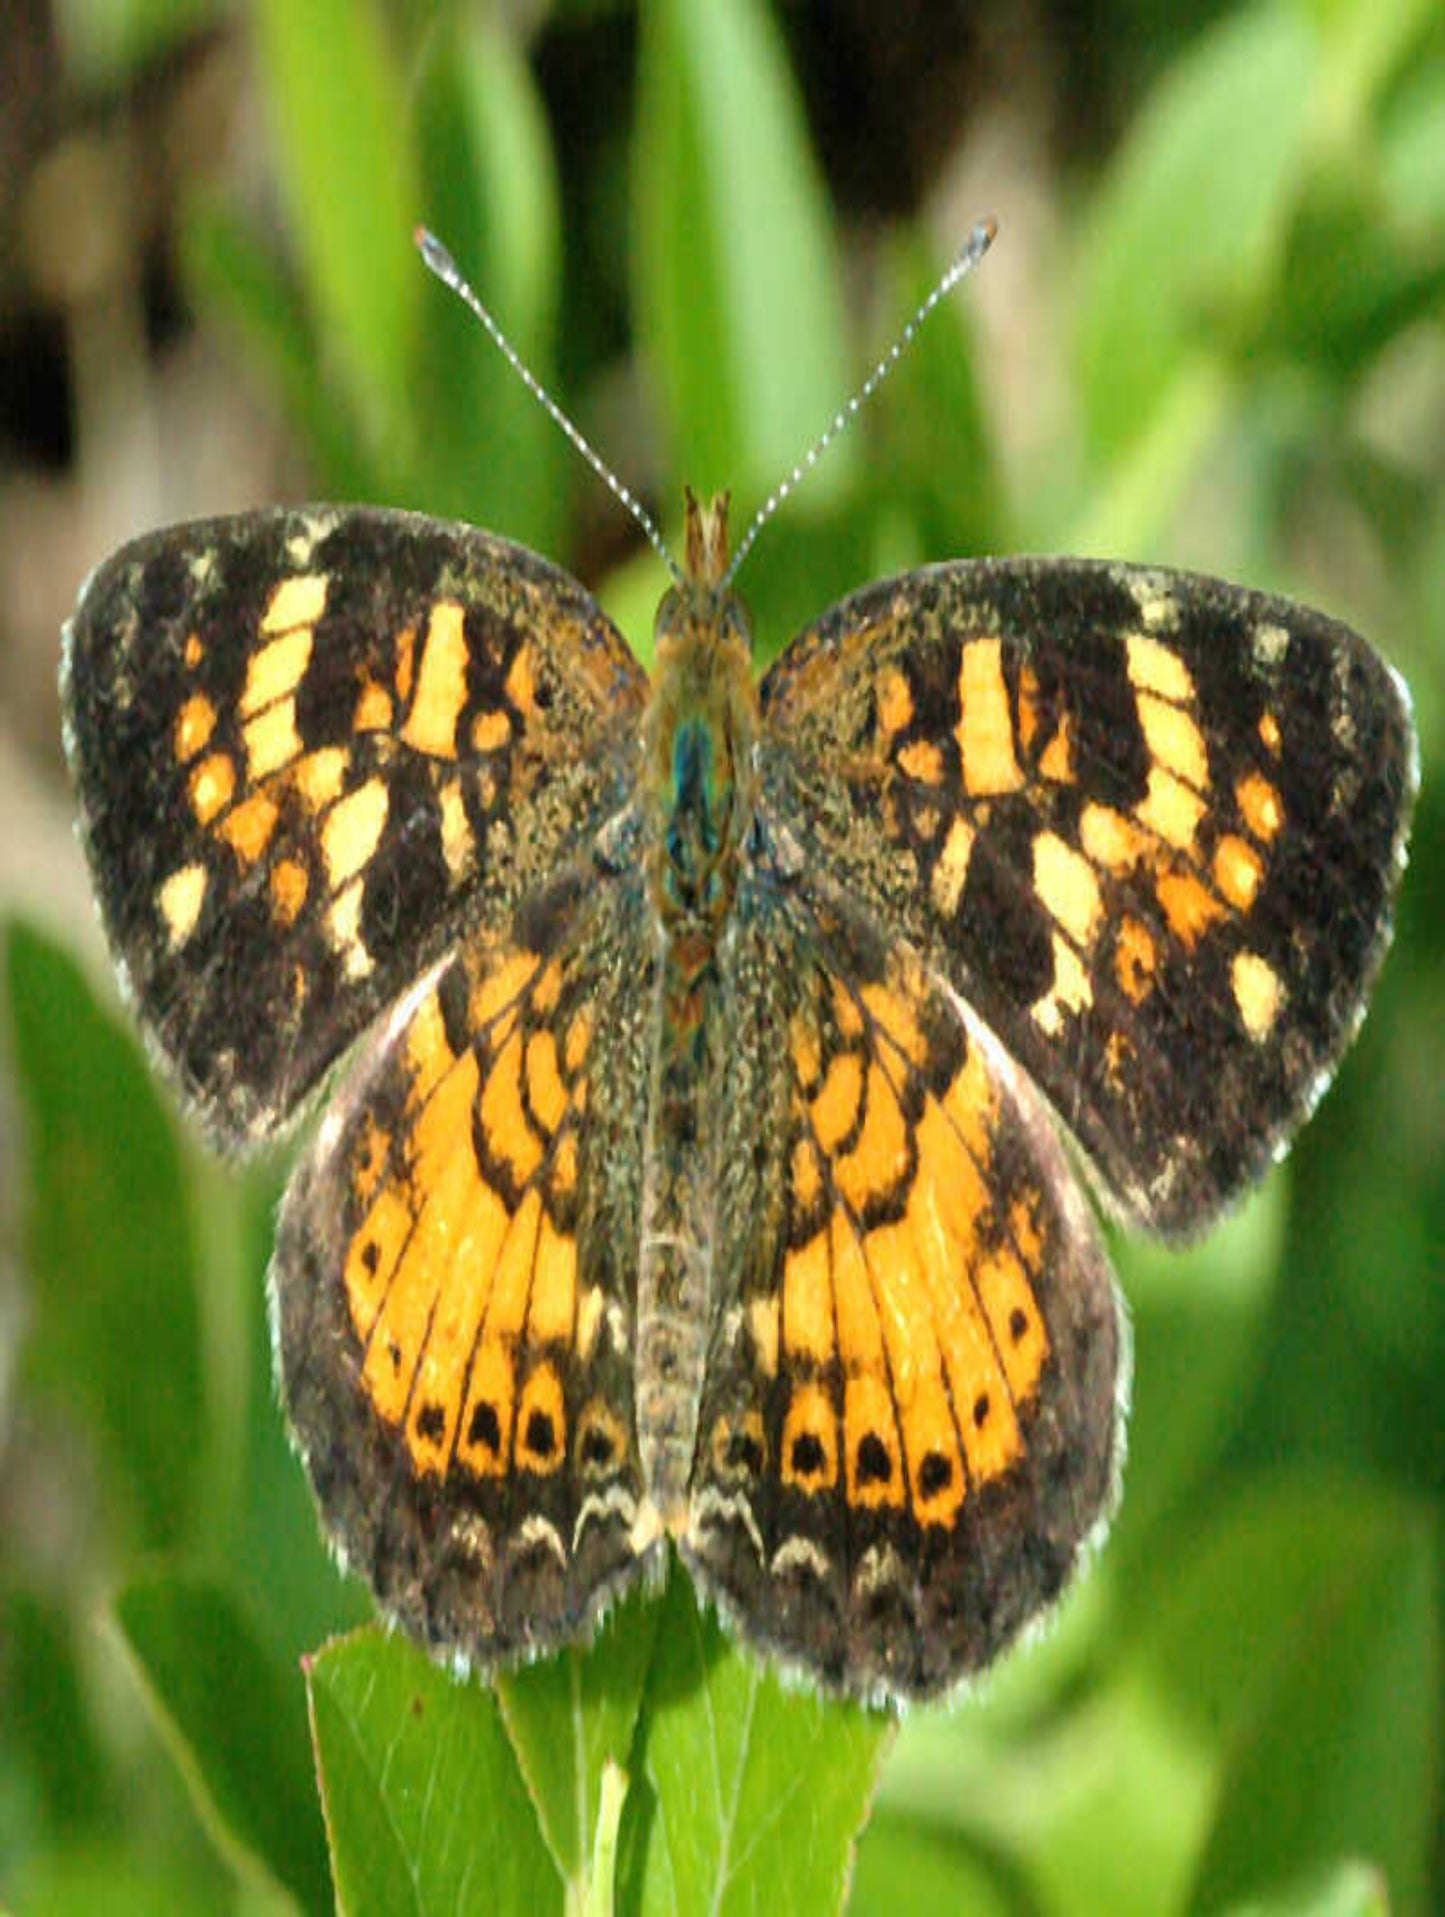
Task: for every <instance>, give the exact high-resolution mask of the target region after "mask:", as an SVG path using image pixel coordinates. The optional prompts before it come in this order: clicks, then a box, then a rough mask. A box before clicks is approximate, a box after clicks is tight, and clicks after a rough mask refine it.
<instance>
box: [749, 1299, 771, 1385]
mask: <svg viewBox="0 0 1445 1917" xmlns="http://www.w3.org/2000/svg"><path fill="white" fill-rule="evenodd" d="M747 1320H748V1335H749V1336H750V1337H751V1339H752V1341H753V1352H754V1354H755V1356H756V1358H757V1361H758V1364H759V1366H760V1368H761V1370H762V1373H763V1376H764V1377H765V1378H776V1377H777V1375H778V1294H777V1293H776V1292H773V1293H772V1294H771V1295H770V1296H769V1297H766V1298H753V1299H751V1300H750V1301H749V1303H748V1308H747Z"/></svg>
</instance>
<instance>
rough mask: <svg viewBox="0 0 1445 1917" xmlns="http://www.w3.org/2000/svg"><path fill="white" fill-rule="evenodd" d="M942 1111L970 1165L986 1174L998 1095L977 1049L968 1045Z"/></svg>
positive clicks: (990, 1159)
mask: <svg viewBox="0 0 1445 1917" xmlns="http://www.w3.org/2000/svg"><path fill="white" fill-rule="evenodd" d="M943 1110H944V1113H945V1115H946V1116H947V1118H948V1119H949V1121H950V1123H951V1124H952V1125H953V1126H954V1128H955V1130H956V1131H957V1133H958V1136H959V1138H960V1139H961V1140H962V1141H963V1144H964V1147H965V1149H966V1150H967V1152H968V1154H969V1156H970V1158H971V1159H972V1161H973V1163H974V1164H975V1165H976V1166H977V1167H979V1169H980V1170H981V1171H982V1172H984V1173H987V1170H988V1167H989V1165H990V1164H991V1162H992V1159H993V1133H994V1127H995V1125H996V1124H997V1122H998V1093H997V1091H996V1090H995V1088H994V1085H993V1082H992V1080H991V1079H990V1078H989V1075H988V1071H987V1069H986V1067H985V1065H984V1062H983V1053H982V1051H981V1049H980V1048H979V1046H977V1045H976V1044H974V1043H972V1042H970V1044H969V1047H968V1053H967V1055H966V1057H965V1058H964V1061H963V1064H962V1066H961V1067H960V1069H959V1072H958V1075H957V1077H956V1078H955V1079H954V1081H953V1083H952V1084H951V1085H950V1086H949V1088H948V1090H947V1092H946V1093H945V1094H944V1098H943Z"/></svg>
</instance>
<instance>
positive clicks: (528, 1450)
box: [516, 1365, 567, 1478]
mask: <svg viewBox="0 0 1445 1917" xmlns="http://www.w3.org/2000/svg"><path fill="white" fill-rule="evenodd" d="M516 1447H517V1451H516V1456H517V1468H518V1469H519V1470H521V1471H535V1472H536V1473H537V1475H538V1476H539V1477H544V1478H545V1477H550V1476H551V1474H552V1473H553V1472H554V1471H555V1470H557V1468H558V1467H559V1465H561V1463H562V1461H563V1459H564V1458H565V1457H566V1456H567V1412H566V1408H565V1406H564V1403H563V1398H562V1380H561V1379H560V1378H559V1377H558V1376H557V1369H556V1366H555V1365H538V1367H537V1369H536V1370H535V1371H534V1372H533V1373H532V1375H531V1377H530V1378H528V1380H527V1382H526V1384H524V1385H523V1387H522V1401H521V1403H520V1404H519V1405H518V1406H517V1437H516Z"/></svg>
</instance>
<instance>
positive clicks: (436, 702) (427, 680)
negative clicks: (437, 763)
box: [401, 599, 467, 759]
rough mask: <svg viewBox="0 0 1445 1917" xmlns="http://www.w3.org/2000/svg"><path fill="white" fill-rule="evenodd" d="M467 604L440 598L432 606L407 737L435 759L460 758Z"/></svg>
mask: <svg viewBox="0 0 1445 1917" xmlns="http://www.w3.org/2000/svg"><path fill="white" fill-rule="evenodd" d="M462 619H463V614H462V608H461V607H460V606H459V605H457V604H456V602H455V601H454V600H451V599H439V600H438V601H437V602H436V604H435V605H434V606H433V607H432V609H431V618H430V619H429V621H428V622H427V630H426V639H425V640H424V642H423V644H422V651H421V666H420V669H419V671H418V672H417V681H416V694H415V697H414V698H413V699H412V702H411V710H410V712H408V713H407V715H406V723H405V724H404V725H403V726H402V729H401V736H402V738H403V739H404V740H405V742H406V743H407V745H409V746H412V747H413V748H414V749H415V750H416V751H418V752H425V753H427V754H429V755H430V756H431V757H432V758H435V759H452V758H455V757H456V749H457V744H456V742H457V721H458V720H459V719H460V717H461V715H462V710H463V708H464V707H465V705H466V702H467V641H466V634H465V632H464V630H463V625H462Z"/></svg>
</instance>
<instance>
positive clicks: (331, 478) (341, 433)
mask: <svg viewBox="0 0 1445 1917" xmlns="http://www.w3.org/2000/svg"><path fill="white" fill-rule="evenodd" d="M181 238H182V268H183V271H184V275H185V280H186V284H187V286H188V287H189V288H190V289H191V291H192V294H193V296H194V298H195V300H196V304H197V306H198V307H199V308H200V309H201V311H202V312H203V313H204V314H205V315H206V316H207V318H208V319H209V321H210V322H211V323H212V325H214V327H215V328H216V330H217V332H218V333H219V334H220V335H222V336H223V337H224V338H226V339H227V340H228V341H230V342H232V343H233V345H234V350H235V351H236V353H237V355H238V357H239V358H240V359H241V361H242V362H243V363H244V365H245V367H246V369H247V371H248V372H249V373H250V375H251V376H252V378H254V379H255V381H256V383H257V385H258V387H259V388H260V389H261V390H262V391H263V392H265V393H266V394H267V396H268V397H269V399H270V400H271V403H272V404H273V405H276V406H278V407H279V408H280V410H281V414H282V416H283V417H284V419H285V420H286V422H287V425H288V427H289V428H290V430H291V431H292V432H294V433H295V434H296V435H297V437H298V438H299V439H300V440H301V442H302V443H303V445H304V446H305V448H306V451H307V453H308V455H309V457H310V459H311V462H312V465H313V467H314V469H315V477H316V481H317V483H318V485H319V487H320V489H321V490H322V492H324V493H325V494H327V495H328V496H329V497H332V498H336V499H366V498H369V497H371V496H373V495H375V494H376V492H377V491H378V490H379V478H378V475H377V473H376V471H375V469H374V467H373V466H372V464H371V462H370V460H369V459H368V457H367V455H366V453H365V452H364V451H363V449H362V446H361V444H360V440H359V436H358V434H357V432H356V430H355V428H354V425H353V422H352V419H351V417H350V415H349V413H348V412H347V411H346V409H345V408H343V407H340V406H338V405H337V403H336V395H335V392H334V390H333V389H332V388H331V387H330V386H329V384H328V382H327V380H326V379H325V377H324V374H323V371H322V367H321V363H320V359H321V356H320V355H319V354H318V351H317V346H316V341H315V338H314V337H313V334H312V329H311V325H310V322H309V320H308V318H307V315H306V313H305V312H304V311H303V309H302V305H301V302H300V300H299V298H298V296H297V293H296V289H295V288H294V287H293V286H292V285H291V284H290V283H289V281H287V280H286V279H285V278H284V277H283V276H282V274H281V271H280V269H279V268H278V266H277V265H276V263H275V261H274V260H272V259H271V257H270V256H269V254H268V253H267V252H266V250H265V248H264V247H263V246H262V245H261V243H260V241H259V240H258V239H257V238H256V236H255V235H254V234H253V233H252V232H251V230H250V229H249V227H247V226H246V225H245V223H244V222H243V221H242V220H241V219H240V218H238V217H237V216H236V215H235V214H234V213H232V212H230V211H229V210H226V209H223V208H222V207H220V206H217V205H215V204H214V203H212V202H210V201H204V200H196V201H194V202H193V203H192V204H191V205H190V206H189V207H188V208H187V213H186V223H185V226H184V229H183V231H182V236H181Z"/></svg>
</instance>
